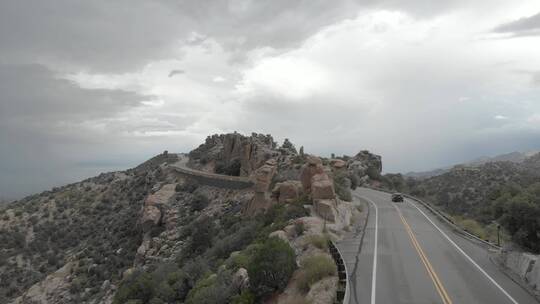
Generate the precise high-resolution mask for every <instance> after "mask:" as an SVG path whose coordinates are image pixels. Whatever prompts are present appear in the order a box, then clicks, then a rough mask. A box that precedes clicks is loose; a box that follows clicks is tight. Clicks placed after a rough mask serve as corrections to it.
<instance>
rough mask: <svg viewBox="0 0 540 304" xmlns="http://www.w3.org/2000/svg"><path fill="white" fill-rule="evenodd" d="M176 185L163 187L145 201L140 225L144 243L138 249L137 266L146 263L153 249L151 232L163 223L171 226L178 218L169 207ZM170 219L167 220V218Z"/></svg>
mask: <svg viewBox="0 0 540 304" xmlns="http://www.w3.org/2000/svg"><path fill="white" fill-rule="evenodd" d="M175 188H176V184H166V185H163V186H162V187H161V188H160V189H159V190H158V191H156V192H155V193H154V194H150V195H148V196H147V197H146V199H145V201H144V206H143V210H142V214H141V217H140V218H139V225H140V226H141V228H142V231H143V241H142V243H141V245H140V246H139V248H138V249H137V253H136V257H135V262H136V264H142V263H144V258H145V256H146V255H147V253H148V251H149V249H150V248H151V245H152V243H151V237H150V231H151V230H152V228H153V227H156V226H160V225H162V224H163V223H165V224H166V226H169V227H170V226H171V225H172V222H173V221H174V220H175V218H174V217H176V213H175V212H171V211H170V210H169V208H168V207H167V205H168V203H169V200H170V198H171V197H172V196H173V195H174V194H175V193H176V190H175ZM166 215H167V216H170V218H165V216H166Z"/></svg>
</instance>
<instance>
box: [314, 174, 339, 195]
mask: <svg viewBox="0 0 540 304" xmlns="http://www.w3.org/2000/svg"><path fill="white" fill-rule="evenodd" d="M310 188H311V198H312V199H313V200H319V199H334V198H335V197H336V194H335V192H334V183H333V182H332V180H331V179H330V177H329V176H328V174H326V173H320V174H316V175H314V176H313V177H312V178H311V187H310Z"/></svg>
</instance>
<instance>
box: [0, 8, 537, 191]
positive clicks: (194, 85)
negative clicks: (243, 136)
mask: <svg viewBox="0 0 540 304" xmlns="http://www.w3.org/2000/svg"><path fill="white" fill-rule="evenodd" d="M405 2H406V3H407V4H404V3H405ZM235 130H236V131H239V132H242V133H248V134H249V133H251V132H260V133H270V134H273V135H274V137H275V138H276V139H277V140H278V141H280V142H281V141H282V140H283V139H284V138H286V137H288V138H290V139H291V141H292V142H293V143H295V144H297V145H298V146H300V145H303V146H304V147H305V150H306V152H308V153H315V154H321V155H329V154H330V153H332V152H333V153H336V154H338V155H340V154H349V155H350V154H355V153H356V152H358V151H359V150H361V149H369V150H371V151H372V152H374V153H377V154H380V155H382V157H383V166H384V170H385V171H386V172H407V171H410V170H416V171H418V170H425V169H430V168H436V167H441V166H446V165H449V164H453V163H458V162H461V161H465V160H470V159H473V158H476V157H478V156H481V155H496V154H500V153H506V152H512V151H526V150H534V149H538V148H540V2H539V1H537V0H531V1H524V0H520V1H507V0H476V1H467V0H449V1H426V0H413V1H399V0H387V1H379V0H367V1H327V0H304V1H290V0H275V1H250V0H230V1H223V0H215V1H211V0H208V1H200V0H193V1H189V0H187V1H165V0H163V1H156V0H153V1H135V0H125V1H102V0H94V1H83V0H80V1H72V0H69V1H68V0H66V1H59V0H51V1H37V0H36V1H19V0H14V1H10V0H7V1H1V2H0V198H2V197H10V198H15V197H20V196H21V195H24V194H29V193H32V192H36V191H41V190H45V189H48V188H50V187H52V186H55V185H61V184H64V183H67V182H73V181H77V180H79V179H81V178H84V177H89V176H93V175H96V174H97V173H99V172H102V171H110V170H116V169H124V168H128V167H131V166H133V165H136V164H137V163H140V162H142V161H144V160H145V159H148V158H150V157H151V156H153V155H155V154H157V153H160V152H162V151H163V150H169V151H175V152H176V151H178V152H187V151H189V150H191V149H192V148H194V147H196V146H197V145H198V144H200V143H201V142H202V141H203V140H204V138H205V137H206V136H207V135H208V134H212V133H222V132H232V131H235Z"/></svg>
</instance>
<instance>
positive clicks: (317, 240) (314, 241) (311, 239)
mask: <svg viewBox="0 0 540 304" xmlns="http://www.w3.org/2000/svg"><path fill="white" fill-rule="evenodd" d="M307 244H311V245H313V246H315V247H317V248H319V249H321V250H325V251H327V250H328V236H327V235H319V234H315V235H310V236H308V237H307Z"/></svg>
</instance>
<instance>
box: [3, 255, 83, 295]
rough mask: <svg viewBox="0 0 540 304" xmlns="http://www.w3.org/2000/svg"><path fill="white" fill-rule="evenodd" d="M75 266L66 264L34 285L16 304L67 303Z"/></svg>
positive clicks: (69, 263)
mask: <svg viewBox="0 0 540 304" xmlns="http://www.w3.org/2000/svg"><path fill="white" fill-rule="evenodd" d="M73 266H74V264H73V263H71V262H68V263H66V264H65V265H64V266H63V267H62V268H60V269H58V270H57V271H55V272H53V273H51V274H50V275H48V276H47V277H46V278H45V279H44V280H42V281H41V282H39V283H36V284H34V285H33V286H32V287H30V288H29V289H28V290H27V291H26V292H25V293H24V294H23V295H22V296H20V297H18V298H17V299H15V300H14V301H13V303H16V304H26V303H32V304H48V303H66V302H67V301H66V297H67V296H69V285H70V284H69V279H68V278H69V276H70V275H71V270H72V268H73Z"/></svg>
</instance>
